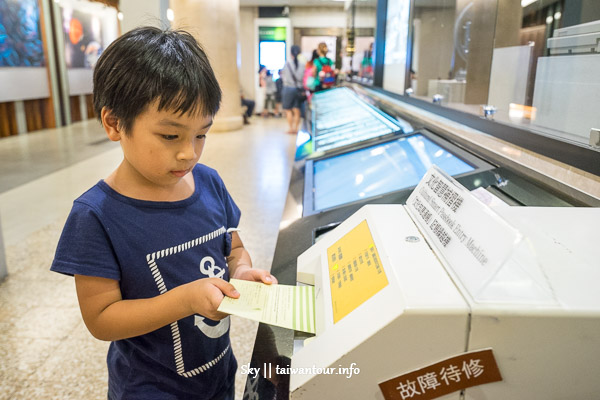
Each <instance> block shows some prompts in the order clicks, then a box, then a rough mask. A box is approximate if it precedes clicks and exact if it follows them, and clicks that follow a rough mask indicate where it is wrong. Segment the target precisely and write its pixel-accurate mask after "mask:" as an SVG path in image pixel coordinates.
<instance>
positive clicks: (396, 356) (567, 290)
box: [290, 167, 600, 400]
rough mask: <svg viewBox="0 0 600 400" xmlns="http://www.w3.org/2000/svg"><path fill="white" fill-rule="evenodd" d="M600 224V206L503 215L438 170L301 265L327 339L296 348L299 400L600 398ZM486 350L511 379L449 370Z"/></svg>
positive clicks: (293, 385)
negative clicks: (403, 200)
mask: <svg viewBox="0 0 600 400" xmlns="http://www.w3.org/2000/svg"><path fill="white" fill-rule="evenodd" d="M599 227H600V209H592V208H586V209H578V208H532V207H527V208H525V207H519V208H513V207H498V208H495V209H494V210H493V209H492V208H490V207H489V206H487V205H485V204H484V203H482V202H481V201H480V200H478V199H476V198H475V197H474V196H473V195H472V194H471V193H469V192H468V191H467V190H466V189H465V188H464V187H462V186H460V184H458V183H457V182H456V181H455V180H453V179H452V178H450V177H448V176H447V175H445V174H444V173H443V172H442V171H441V170H439V169H437V168H436V167H432V169H430V170H429V172H428V173H427V175H426V176H425V177H424V178H423V180H422V181H421V183H420V184H419V186H417V188H416V189H415V190H414V192H413V194H412V195H411V197H410V198H409V200H408V201H407V204H406V205H405V206H404V205H368V206H365V207H363V208H361V209H360V210H359V211H358V212H356V213H355V214H354V215H352V216H351V217H350V218H348V219H347V220H346V221H344V222H343V223H342V224H341V225H339V226H338V227H337V228H335V229H334V230H332V231H330V232H328V233H327V234H325V235H324V236H323V237H322V238H321V239H320V240H319V241H317V243H316V244H315V245H313V246H312V247H311V248H310V249H308V250H307V251H306V252H304V253H303V254H301V255H300V257H299V258H298V281H299V282H302V283H305V284H310V285H314V286H315V313H316V314H315V315H316V335H315V337H312V338H310V339H308V340H306V341H304V343H302V344H301V343H297V346H295V350H294V355H293V356H292V362H291V371H292V372H291V374H290V397H291V398H292V399H334V398H335V399H384V398H385V399H392V398H396V399H403V400H404V399H419V398H442V399H459V398H463V397H461V396H463V395H464V398H466V399H511V400H516V399H527V400H530V399H591V398H596V397H597V396H598V394H599V393H600V380H599V379H597V374H598V371H600V290H599V287H598V286H599V284H600V261H598V260H600V253H599V250H598V248H599V247H598V245H597V243H598V237H599V235H598V233H599V229H600V228H599ZM298 342H299V341H298ZM483 349H487V350H488V351H489V350H491V352H490V353H491V354H493V358H494V359H495V361H494V362H495V364H496V365H495V366H494V367H497V369H498V370H499V373H500V375H501V380H500V379H496V381H494V382H492V383H485V384H480V385H479V384H477V385H473V384H469V382H467V381H469V379H472V378H473V372H476V373H482V372H483V369H485V368H492V366H491V365H483V364H481V365H479V364H478V365H477V366H478V367H479V370H478V371H474V370H473V369H471V370H467V369H465V367H466V366H468V365H467V364H466V363H465V362H463V364H462V365H460V364H457V363H455V364H456V365H453V364H452V362H450V363H449V364H448V365H445V366H443V367H440V366H439V365H441V364H438V363H439V362H441V361H443V360H447V359H451V358H452V357H455V356H459V355H461V354H462V355H464V354H468V353H470V352H475V351H478V350H483ZM478 362H479V360H471V365H473V363H475V364H477V363H478ZM428 366H431V367H432V369H430V370H429V372H427V373H425V372H424V373H423V374H422V375H421V376H418V371H419V370H420V369H423V371H425V369H424V368H426V367H428ZM436 368H437V369H436ZM451 369H453V370H454V374H453V375H449V371H450V370H451ZM415 371H417V373H416V374H415V373H414V372H415ZM409 373H413V374H412V375H409ZM398 377H399V378H398ZM396 378H398V380H397V382H395V383H393V384H392V386H391V388H392V392H394V393H391V394H389V393H388V394H387V395H385V396H384V392H383V389H381V388H380V386H379V384H381V383H383V382H386V381H389V382H391V381H392V380H393V379H396ZM451 381H452V382H451ZM453 383H455V384H464V386H462V387H459V388H458V389H456V388H455V389H448V390H445V387H446V386H448V385H450V384H453ZM388 386H389V385H388ZM452 390H453V391H452Z"/></svg>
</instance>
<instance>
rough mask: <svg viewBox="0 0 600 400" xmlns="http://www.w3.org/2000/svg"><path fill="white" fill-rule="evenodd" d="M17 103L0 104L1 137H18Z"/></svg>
mask: <svg viewBox="0 0 600 400" xmlns="http://www.w3.org/2000/svg"><path fill="white" fill-rule="evenodd" d="M18 134H19V130H18V128H17V118H16V114H15V103H13V102H6V103H0V137H7V136H12V135H18Z"/></svg>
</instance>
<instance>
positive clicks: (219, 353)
mask: <svg viewBox="0 0 600 400" xmlns="http://www.w3.org/2000/svg"><path fill="white" fill-rule="evenodd" d="M193 176H194V181H195V185H196V188H195V191H194V194H193V195H192V196H191V197H189V198H187V199H185V200H181V201H175V202H153V201H144V200H137V199H132V198H129V197H126V196H123V195H121V194H119V193H117V192H116V191H114V190H113V189H112V188H110V187H109V186H108V185H107V184H106V183H105V182H104V181H100V182H98V183H97V184H96V185H95V186H93V187H92V188H91V189H90V190H88V191H87V192H86V193H84V194H83V195H82V196H81V197H79V198H78V199H77V200H75V202H74V204H73V209H72V210H71V214H70V215H69V218H68V220H67V222H66V224H65V227H64V230H63V232H62V236H61V238H60V241H59V243H58V247H57V250H56V256H55V259H54V261H53V263H52V267H51V270H52V271H56V272H61V273H64V274H69V275H73V274H79V275H88V276H96V277H102V278H108V279H114V280H117V281H119V284H120V287H121V294H122V297H123V299H142V298H150V297H155V296H158V295H160V294H162V293H165V292H166V291H168V290H171V289H173V288H175V287H177V286H179V285H182V284H185V283H188V282H191V281H194V280H196V279H200V278H206V277H219V278H223V279H225V280H227V281H228V280H229V269H228V267H227V263H226V259H225V257H226V256H228V255H229V253H230V250H231V235H230V233H228V229H232V228H236V227H237V226H238V223H239V220H240V210H239V209H238V207H237V206H236V205H235V203H234V202H233V199H232V198H231V196H230V195H229V193H228V192H227V190H226V189H225V185H224V184H223V181H222V180H221V178H220V177H219V175H218V174H217V173H216V171H214V170H213V169H211V168H208V167H206V166H203V165H201V164H198V165H197V166H196V167H195V168H194V170H193ZM150 312H151V311H150ZM149 317H150V315H149ZM107 362H108V371H109V393H108V394H109V398H110V399H114V400H117V399H161V400H162V399H181V398H185V399H188V398H189V399H213V398H216V399H218V398H220V397H221V395H222V394H223V393H224V392H225V391H226V390H228V389H230V388H231V385H233V384H234V380H235V371H236V368H237V363H236V360H235V357H234V356H233V353H232V350H231V344H230V341H229V317H228V318H226V319H224V320H222V321H220V322H219V323H217V322H215V321H212V320H209V319H207V318H204V317H202V316H200V315H192V316H189V317H186V318H183V319H181V320H179V321H176V322H174V323H172V324H170V325H168V326H165V327H163V328H160V329H158V330H156V331H154V332H151V333H148V334H145V335H142V336H138V337H134V338H130V339H124V340H118V341H115V342H112V343H111V345H110V348H109V351H108V358H107Z"/></svg>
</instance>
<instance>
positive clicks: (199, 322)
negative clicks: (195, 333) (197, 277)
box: [194, 256, 229, 339]
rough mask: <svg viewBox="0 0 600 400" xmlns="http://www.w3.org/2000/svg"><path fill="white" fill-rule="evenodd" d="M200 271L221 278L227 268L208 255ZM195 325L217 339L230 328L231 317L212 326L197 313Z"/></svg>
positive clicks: (203, 260) (211, 276)
mask: <svg viewBox="0 0 600 400" xmlns="http://www.w3.org/2000/svg"><path fill="white" fill-rule="evenodd" d="M215 271H218V272H215ZM200 272H202V273H203V274H204V275H208V277H209V278H221V277H223V275H225V268H221V267H219V266H217V265H215V259H214V258H212V257H211V256H206V257H204V258H203V259H202V261H200ZM194 325H196V326H197V327H198V329H200V331H202V333H204V334H205V335H206V336H208V337H209V338H212V339H216V338H219V337H221V336H223V335H224V334H225V333H227V329H229V317H226V318H223V319H222V320H221V321H219V323H218V324H217V325H215V326H212V325H207V324H206V322H204V317H201V316H199V315H196V316H194Z"/></svg>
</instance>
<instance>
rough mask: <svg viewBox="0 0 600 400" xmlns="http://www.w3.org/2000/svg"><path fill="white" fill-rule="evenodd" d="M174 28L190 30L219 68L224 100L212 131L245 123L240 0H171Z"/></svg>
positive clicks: (217, 74) (238, 126) (217, 70)
mask: <svg viewBox="0 0 600 400" xmlns="http://www.w3.org/2000/svg"><path fill="white" fill-rule="evenodd" d="M170 4H171V9H173V12H174V14H175V20H174V22H173V28H175V29H184V30H187V31H189V32H190V33H191V34H192V35H193V36H194V37H195V38H196V40H198V42H200V44H201V46H202V48H203V49H204V51H206V54H207V55H208V58H209V60H210V64H211V66H212V68H213V70H214V71H215V75H216V77H217V80H218V81H219V85H220V86H221V90H222V91H223V99H222V102H221V109H220V110H219V112H218V114H217V115H216V117H215V121H214V124H213V127H212V128H211V131H213V132H215V131H216V132H218V131H231V130H236V129H240V128H241V127H242V126H243V123H244V120H243V118H242V108H241V103H240V83H239V71H238V59H237V55H238V45H239V20H240V2H239V0H171V3H170Z"/></svg>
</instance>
